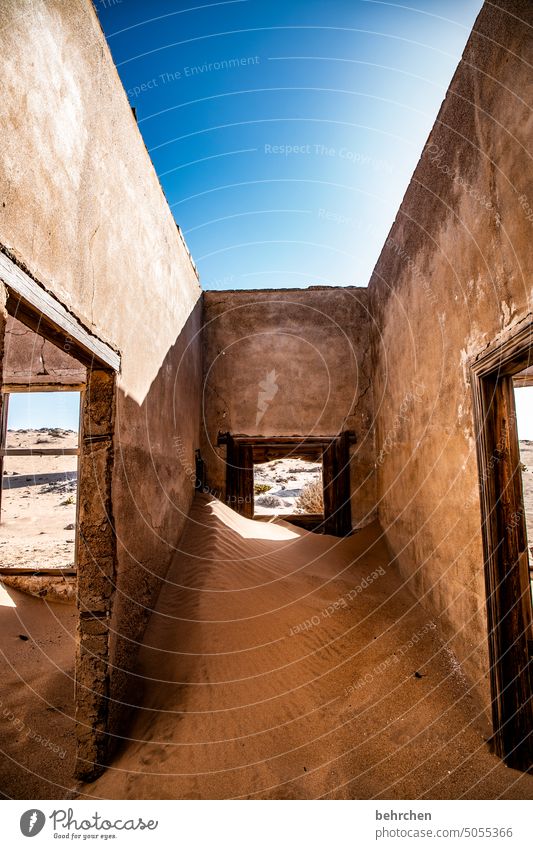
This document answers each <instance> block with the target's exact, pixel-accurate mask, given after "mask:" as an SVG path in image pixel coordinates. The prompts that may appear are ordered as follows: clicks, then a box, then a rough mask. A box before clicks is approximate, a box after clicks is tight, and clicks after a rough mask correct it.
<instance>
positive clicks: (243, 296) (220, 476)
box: [202, 287, 375, 527]
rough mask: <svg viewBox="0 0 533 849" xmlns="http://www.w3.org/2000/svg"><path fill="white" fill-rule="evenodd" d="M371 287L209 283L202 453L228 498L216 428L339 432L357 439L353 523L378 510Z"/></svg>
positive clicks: (251, 432)
mask: <svg viewBox="0 0 533 849" xmlns="http://www.w3.org/2000/svg"><path fill="white" fill-rule="evenodd" d="M370 324H371V322H370V317H369V311H368V292H367V290H366V289H361V288H351V287H346V288H333V287H312V288H309V289H304V290H301V289H285V290H270V291H264V290H263V291H261V290H253V291H234V292H232V291H230V292H205V293H204V331H203V340H204V341H203V344H204V384H203V401H202V456H203V458H204V461H205V463H206V472H207V483H208V485H209V487H210V489H211V491H212V492H214V493H215V494H218V495H219V496H220V497H222V498H225V480H226V466H225V459H226V449H225V447H219V446H217V437H218V434H219V432H222V433H224V432H226V431H229V432H231V433H233V434H246V435H248V436H295V435H299V436H312V435H316V436H319V435H320V436H321V435H327V436H334V435H336V434H338V433H339V432H340V431H341V430H353V431H355V434H356V437H357V442H356V444H355V445H353V446H352V447H351V461H350V476H351V487H352V499H351V508H352V524H353V527H360V526H363V525H365V524H368V522H370V521H372V519H373V517H374V511H375V490H374V460H375V458H374V441H373V433H372V425H373V412H372V393H371V391H370V384H371V374H370Z"/></svg>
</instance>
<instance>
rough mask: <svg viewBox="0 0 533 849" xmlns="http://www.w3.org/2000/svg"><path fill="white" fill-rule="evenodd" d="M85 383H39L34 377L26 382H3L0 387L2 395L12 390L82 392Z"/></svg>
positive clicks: (12, 391) (10, 392)
mask: <svg viewBox="0 0 533 849" xmlns="http://www.w3.org/2000/svg"><path fill="white" fill-rule="evenodd" d="M85 386H86V384H85V383H80V382H79V381H73V382H72V383H68V381H62V382H61V383H50V382H48V383H39V382H38V381H36V380H35V379H34V378H33V379H32V380H29V381H27V382H26V383H4V384H2V387H1V389H0V392H2V393H3V394H4V395H6V394H12V393H14V392H83V390H84V389H85Z"/></svg>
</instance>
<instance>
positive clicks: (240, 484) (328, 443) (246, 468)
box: [218, 431, 355, 536]
mask: <svg viewBox="0 0 533 849" xmlns="http://www.w3.org/2000/svg"><path fill="white" fill-rule="evenodd" d="M353 441H355V435H354V434H353V433H352V432H351V431H343V432H342V433H340V434H337V435H335V436H307V437H303V436H273V437H264V436H248V435H245V434H231V433H225V434H220V435H219V438H218V444H219V445H221V444H224V445H226V446H227V457H226V502H227V504H228V505H229V506H230V507H233V509H234V510H236V511H237V512H238V513H241V514H242V515H243V516H246V517H247V518H249V519H251V518H253V515H254V509H253V508H254V478H253V466H254V463H257V462H264V461H265V459H264V458H266V459H268V457H269V455H271V456H272V459H274V458H275V457H278V456H283V452H286V453H287V454H290V453H291V452H292V451H294V450H295V449H296V453H297V455H298V456H299V457H300V456H302V455H306V454H307V455H309V457H310V458H313V460H316V462H321V463H322V466H323V485H324V517H323V518H321V517H316V519H317V520H316V521H315V523H314V524H313V529H316V530H322V531H323V532H324V533H327V534H333V535H335V536H346V535H347V534H349V533H350V532H351V529H352V525H351V508H350V453H349V446H350V443H351V442H353ZM258 454H260V455H261V459H259V458H258V456H257V455H258ZM313 518H315V517H313ZM302 519H303V517H302ZM293 520H294V521H296V520H295V517H290V518H289V521H293ZM302 524H305V525H306V526H307V524H308V523H306V522H305V521H302Z"/></svg>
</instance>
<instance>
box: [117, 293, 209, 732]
mask: <svg viewBox="0 0 533 849" xmlns="http://www.w3.org/2000/svg"><path fill="white" fill-rule="evenodd" d="M201 313H202V300H201V299H199V300H198V301H197V303H196V305H195V307H194V309H193V310H192V312H191V314H190V316H189V318H188V320H187V322H186V324H185V326H184V327H183V329H182V331H181V333H180V335H179V337H178V338H177V340H176V342H175V343H174V345H173V346H172V348H171V349H170V350H169V351H168V353H167V355H166V357H165V359H164V361H163V363H162V365H161V367H160V369H159V372H158V374H157V377H156V378H155V380H154V381H153V382H152V384H151V387H150V390H149V392H148V394H147V396H146V398H145V400H144V402H143V403H142V405H140V406H139V405H138V404H137V403H136V402H135V401H134V400H133V399H131V398H129V397H127V396H126V395H125V394H124V392H123V391H121V390H120V388H119V389H118V392H117V408H116V409H117V412H116V416H117V421H116V428H115V444H114V452H115V457H114V470H113V509H114V515H115V528H116V534H117V580H116V590H115V592H116V595H115V599H114V605H113V615H112V622H111V635H110V640H111V643H110V662H111V679H110V690H109V695H110V704H109V733H110V734H112V735H113V734H116V733H117V732H118V729H119V728H121V720H122V718H123V717H124V715H125V714H127V712H128V707H129V704H130V703H131V697H130V694H131V690H132V688H135V687H137V686H138V684H137V679H136V678H134V677H133V678H132V677H131V675H130V673H131V672H132V670H133V669H134V668H135V663H136V658H137V652H138V649H139V645H140V643H141V641H142V638H143V634H144V630H145V627H146V624H147V621H148V619H149V617H150V614H151V613H152V610H153V608H154V605H155V603H156V601H157V597H158V595H159V591H160V589H161V585H162V579H164V578H165V576H166V573H167V571H168V568H169V566H170V564H171V563H172V562H173V560H174V558H175V555H176V553H177V552H179V546H178V543H179V540H180V536H181V533H182V530H183V527H184V523H185V519H186V517H187V515H188V512H189V509H190V506H191V502H192V498H193V494H194V477H193V475H191V468H192V469H194V449H195V448H197V447H198V444H199V424H200V393H201V384H202V362H201V356H202V353H201V338H200V331H201V317H202V316H201Z"/></svg>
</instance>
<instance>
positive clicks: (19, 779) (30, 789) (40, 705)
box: [0, 584, 77, 799]
mask: <svg viewBox="0 0 533 849" xmlns="http://www.w3.org/2000/svg"><path fill="white" fill-rule="evenodd" d="M76 616H77V611H76V608H75V606H74V604H70V605H67V604H48V603H47V602H46V601H42V600H40V599H36V598H33V597H32V596H29V595H26V594H25V593H22V592H19V591H18V590H16V589H13V588H11V587H5V586H4V585H3V584H0V643H1V648H0V677H1V681H2V692H1V694H0V751H1V753H2V757H1V758H0V797H4V796H6V797H8V798H15V799H58V798H59V799H61V798H64V797H65V796H66V795H67V794H68V792H69V790H70V788H71V787H72V786H73V784H74V780H73V769H74V745H75V740H74V653H75V630H76ZM24 638H25V639H24Z"/></svg>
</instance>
